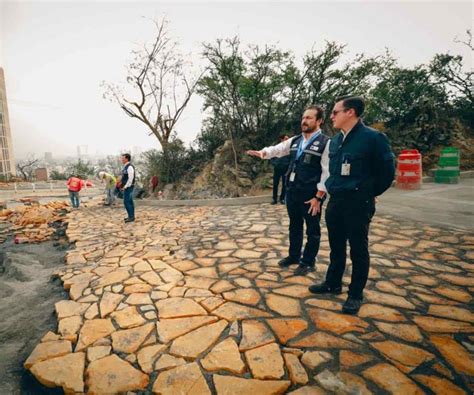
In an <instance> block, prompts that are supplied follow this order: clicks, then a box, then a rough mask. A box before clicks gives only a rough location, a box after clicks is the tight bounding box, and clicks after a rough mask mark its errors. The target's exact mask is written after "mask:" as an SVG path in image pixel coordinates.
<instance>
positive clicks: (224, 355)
mask: <svg viewBox="0 0 474 395" xmlns="http://www.w3.org/2000/svg"><path fill="white" fill-rule="evenodd" d="M201 365H202V367H203V368H204V369H206V370H207V371H209V372H216V371H219V370H227V371H229V372H231V373H234V374H242V373H243V372H244V371H245V364H244V363H243V361H242V359H241V358H240V352H239V347H237V343H236V342H235V340H234V339H232V338H230V337H229V338H227V339H225V340H224V341H223V342H221V343H219V344H218V345H217V346H215V347H214V348H213V349H212V350H211V352H210V353H209V354H207V355H206V357H205V358H203V359H202V360H201Z"/></svg>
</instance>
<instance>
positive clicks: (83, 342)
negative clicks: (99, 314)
mask: <svg viewBox="0 0 474 395" xmlns="http://www.w3.org/2000/svg"><path fill="white" fill-rule="evenodd" d="M112 332H115V328H114V326H113V325H112V321H111V320H110V318H104V319H95V320H87V321H86V322H85V323H84V325H83V326H82V328H81V331H80V332H79V340H78V342H77V345H76V350H75V351H76V352H77V351H82V350H84V349H85V348H86V347H87V346H89V345H90V344H92V343H94V342H95V341H96V340H99V339H102V338H103V337H107V336H109V335H110V334H111V333H112Z"/></svg>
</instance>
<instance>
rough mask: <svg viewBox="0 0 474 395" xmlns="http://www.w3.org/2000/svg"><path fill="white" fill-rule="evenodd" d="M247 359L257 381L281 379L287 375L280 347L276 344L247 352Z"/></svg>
mask: <svg viewBox="0 0 474 395" xmlns="http://www.w3.org/2000/svg"><path fill="white" fill-rule="evenodd" d="M245 358H246V359H247V364H248V365H249V368H250V371H251V372H252V376H253V377H254V378H256V379H279V378H281V377H283V375H284V374H285V370H284V368H283V358H282V357H281V352H280V347H279V346H278V345H277V344H276V343H270V344H267V345H265V346H262V347H258V348H254V349H252V350H249V351H246V352H245Z"/></svg>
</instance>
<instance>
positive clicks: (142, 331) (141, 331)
mask: <svg viewBox="0 0 474 395" xmlns="http://www.w3.org/2000/svg"><path fill="white" fill-rule="evenodd" d="M154 326H155V325H154V324H153V323H151V322H150V323H148V324H145V325H142V326H139V327H137V328H132V329H125V330H121V331H117V332H114V333H112V347H113V349H114V351H115V352H125V353H132V352H135V351H137V350H138V348H139V347H140V346H141V344H142V343H143V342H144V341H145V339H146V338H147V336H148V335H149V334H150V333H151V332H152V330H153V328H154Z"/></svg>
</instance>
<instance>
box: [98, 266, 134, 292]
mask: <svg viewBox="0 0 474 395" xmlns="http://www.w3.org/2000/svg"><path fill="white" fill-rule="evenodd" d="M129 277H130V274H129V272H128V269H117V270H114V271H113V272H109V273H106V274H104V275H103V276H102V277H101V278H99V280H98V281H97V282H93V285H94V287H95V288H99V287H106V286H107V285H112V284H115V283H121V282H122V281H124V280H126V279H127V278H129Z"/></svg>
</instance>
